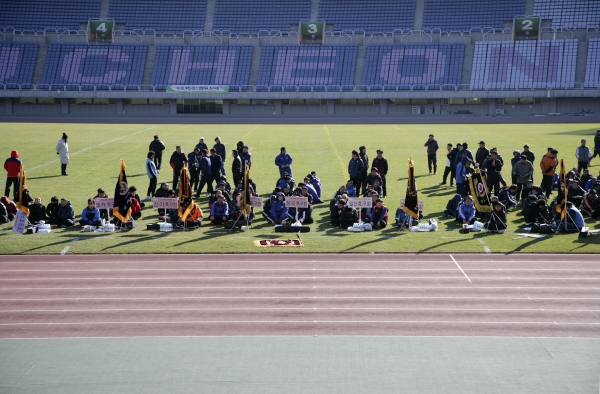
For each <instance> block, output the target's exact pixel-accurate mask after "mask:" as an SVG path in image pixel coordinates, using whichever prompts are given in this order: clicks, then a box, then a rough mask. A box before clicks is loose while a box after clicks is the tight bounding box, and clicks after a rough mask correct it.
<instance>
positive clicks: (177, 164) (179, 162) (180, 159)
mask: <svg viewBox="0 0 600 394" xmlns="http://www.w3.org/2000/svg"><path fill="white" fill-rule="evenodd" d="M169 164H170V165H171V168H172V169H173V190H175V189H177V184H178V183H179V172H180V171H181V169H182V168H183V167H185V166H187V164H188V161H187V157H186V156H185V153H183V152H182V151H181V146H179V145H177V147H176V148H175V151H174V152H173V154H171V160H169Z"/></svg>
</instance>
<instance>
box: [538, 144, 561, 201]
mask: <svg viewBox="0 0 600 394" xmlns="http://www.w3.org/2000/svg"><path fill="white" fill-rule="evenodd" d="M557 155H558V151H557V150H556V149H551V150H550V151H549V152H548V153H546V154H545V155H544V157H542V161H540V168H541V169H542V184H541V188H542V191H543V192H544V193H546V198H548V197H550V194H552V182H553V180H554V173H555V172H556V167H557V166H558V159H557V158H556V156H557Z"/></svg>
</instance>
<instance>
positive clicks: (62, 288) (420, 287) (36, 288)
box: [0, 285, 600, 291]
mask: <svg viewBox="0 0 600 394" xmlns="http://www.w3.org/2000/svg"><path fill="white" fill-rule="evenodd" d="M103 289H104V290H109V289H110V290H114V289H168V290H171V289H290V290H291V289H295V290H297V289H386V290H389V289H411V290H415V289H428V290H432V289H440V290H446V289H458V290H461V289H501V290H505V289H510V290H528V289H543V290H546V289H551V290H558V289H562V290H570V291H572V290H600V287H578V288H575V289H574V288H573V287H570V286H326V285H319V286H313V285H308V286H97V287H91V286H85V287H7V288H4V289H0V291H1V290H4V291H12V290H31V291H33V290H103Z"/></svg>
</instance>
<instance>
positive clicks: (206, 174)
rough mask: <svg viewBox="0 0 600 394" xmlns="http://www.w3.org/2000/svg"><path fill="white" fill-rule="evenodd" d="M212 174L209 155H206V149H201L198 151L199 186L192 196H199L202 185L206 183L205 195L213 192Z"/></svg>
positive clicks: (207, 195)
mask: <svg viewBox="0 0 600 394" xmlns="http://www.w3.org/2000/svg"><path fill="white" fill-rule="evenodd" d="M212 181H213V176H212V168H211V162H210V157H209V156H208V150H207V149H202V150H201V151H200V186H198V190H197V191H196V194H195V195H194V197H196V198H200V195H201V194H202V190H203V189H204V185H208V187H207V189H206V191H207V193H206V197H210V195H211V194H212V192H213V185H212Z"/></svg>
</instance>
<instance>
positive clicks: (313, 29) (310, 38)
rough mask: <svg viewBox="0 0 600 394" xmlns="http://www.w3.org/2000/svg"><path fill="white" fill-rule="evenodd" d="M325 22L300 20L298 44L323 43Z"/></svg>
mask: <svg viewBox="0 0 600 394" xmlns="http://www.w3.org/2000/svg"><path fill="white" fill-rule="evenodd" d="M324 31H325V22H324V21H319V22H300V44H323V33H324Z"/></svg>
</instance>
